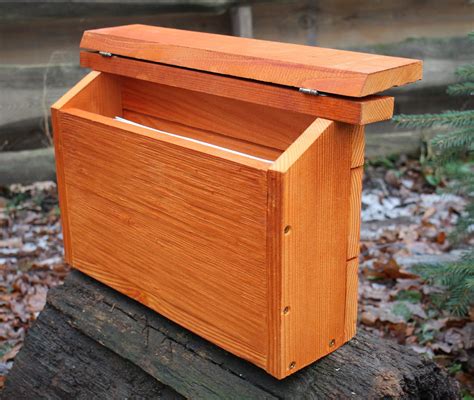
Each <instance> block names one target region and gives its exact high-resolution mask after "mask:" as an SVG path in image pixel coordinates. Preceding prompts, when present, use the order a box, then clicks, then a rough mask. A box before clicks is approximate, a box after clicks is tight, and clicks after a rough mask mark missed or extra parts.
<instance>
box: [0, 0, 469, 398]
mask: <svg viewBox="0 0 474 400" xmlns="http://www.w3.org/2000/svg"><path fill="white" fill-rule="evenodd" d="M473 1H474V0H471V1H469V0H448V1H446V0H398V1H383V0H360V1H354V0H295V1H280V0H278V1H277V0H275V1H257V0H256V1H231V0H201V1H198V0H166V1H156V0H155V1H153V0H96V1H94V0H88V1H81V0H69V1H55V0H49V1H41V2H39V1H28V0H26V1H15V2H5V1H3V0H0V228H1V229H0V390H1V389H2V387H3V384H4V381H5V377H6V375H7V374H8V373H9V371H10V370H11V368H12V365H13V362H14V360H15V357H16V355H17V353H18V352H19V351H20V349H21V347H22V346H23V339H24V338H25V335H26V334H27V332H28V330H29V329H30V327H31V326H33V323H34V321H36V319H37V318H38V316H39V318H41V315H40V314H39V313H40V311H41V310H42V309H43V307H44V306H45V304H46V301H47V300H46V294H47V292H48V290H49V289H50V288H52V287H54V286H56V285H58V284H61V283H62V282H63V281H64V278H65V277H66V275H67V274H68V272H69V270H70V267H69V266H68V265H66V264H65V263H64V260H63V247H62V233H61V225H60V210H59V207H58V199H57V188H56V184H55V182H54V181H55V170H54V155H53V150H52V147H51V143H52V128H51V122H50V110H49V108H50V106H51V104H52V103H54V102H55V101H56V100H57V99H58V98H60V97H61V96H62V95H63V94H64V93H65V92H66V91H67V90H68V89H70V88H71V87H72V86H73V85H74V84H75V83H76V82H78V81H79V80H80V79H81V78H82V77H83V76H84V75H85V74H87V73H88V72H89V71H87V70H85V69H81V68H80V67H79V42H80V39H81V36H82V33H83V31H84V30H87V29H93V28H100V27H108V26H115V25H124V24H132V23H140V24H149V25H159V26H165V27H174V28H182V29H187V30H194V31H203V32H212V33H220V34H227V35H236V36H244V37H254V38H258V39H267V40H274V41H280V42H289V43H299V44H306V45H310V46H321V47H331V48H338V49H350V50H358V51H364V52H372V53H377V54H385V55H393V56H400V57H410V58H417V59H421V60H423V61H424V78H423V80H422V81H420V82H416V83H414V84H410V85H408V86H407V87H405V88H395V89H392V90H390V91H389V92H388V93H387V94H390V95H394V96H395V114H423V115H418V116H415V117H413V116H411V117H406V116H404V117H399V118H398V121H399V123H400V122H401V124H399V125H396V124H395V123H394V122H393V121H388V122H383V123H377V124H372V125H370V126H368V127H367V130H366V132H367V135H366V141H367V146H366V156H367V160H368V161H367V163H366V165H365V168H364V183H363V186H364V189H363V194H362V225H361V247H360V250H361V251H360V258H359V261H360V267H359V282H360V284H359V327H360V328H362V329H365V330H369V331H372V332H375V333H376V334H377V335H380V336H385V337H389V338H391V339H393V340H396V341H397V342H398V343H400V344H405V345H406V346H407V348H410V349H411V350H410V351H416V352H417V353H421V354H424V355H425V356H427V357H429V358H431V359H433V360H435V361H436V362H437V363H438V364H439V365H440V366H442V367H445V368H446V369H447V370H448V372H449V373H450V375H452V376H454V377H455V378H456V379H457V380H458V381H459V382H460V383H461V388H462V393H463V398H464V399H466V400H472V399H474V158H473V155H474V111H473V108H474V107H473V106H474V62H473V61H474V57H473V55H474V33H472V34H471V36H470V38H469V37H468V33H469V32H471V31H474V2H473ZM449 85H451V86H449ZM448 86H449V87H450V89H449V90H448V91H449V92H450V94H451V95H449V94H447V87H448ZM444 110H456V111H454V112H450V113H444V114H439V113H441V112H442V111H444ZM426 113H430V115H426ZM435 135H438V136H436V137H435V138H434V139H433V140H432V138H433V137H434V136H435ZM433 149H434V151H433ZM435 153H436V154H435ZM454 156H455V157H454ZM453 160H454V161H453ZM26 347H27V346H26ZM26 347H25V348H26ZM26 359H27V360H28V358H26ZM17 365H18V367H17V371H18V370H21V369H22V368H23V367H24V365H23V366H22V364H21V361H20V362H19V364H17ZM41 365H43V362H42V364H41ZM13 368H15V367H13ZM32 368H33V369H34V367H32ZM36 370H37V372H38V373H40V372H41V371H40V370H41V369H40V368H36ZM12 371H13V372H12V373H10V377H12V376H13V378H11V379H12V380H11V382H12V383H11V387H12V388H14V387H15V382H16V381H15V379H16V378H15V376H17V377H18V376H20V375H21V374H20V375H18V374H17V375H15V369H13V370H12ZM26 375H27V374H26ZM26 375H25V376H26ZM27 381H30V384H31V382H34V381H31V379H29V376H28V379H27ZM22 382H26V381H22ZM22 385H23V383H22ZM7 387H8V380H7Z"/></svg>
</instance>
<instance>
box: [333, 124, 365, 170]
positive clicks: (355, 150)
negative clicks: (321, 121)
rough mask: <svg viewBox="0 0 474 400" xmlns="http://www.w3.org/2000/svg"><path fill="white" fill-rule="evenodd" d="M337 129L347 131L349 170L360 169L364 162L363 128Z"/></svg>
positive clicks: (343, 127) (348, 126)
mask: <svg viewBox="0 0 474 400" xmlns="http://www.w3.org/2000/svg"><path fill="white" fill-rule="evenodd" d="M339 129H347V131H348V134H349V135H350V141H351V147H352V156H351V168H357V167H362V166H363V165H364V161H365V157H364V156H365V133H364V131H365V128H364V127H363V126H360V125H345V126H342V124H341V126H340V128H339Z"/></svg>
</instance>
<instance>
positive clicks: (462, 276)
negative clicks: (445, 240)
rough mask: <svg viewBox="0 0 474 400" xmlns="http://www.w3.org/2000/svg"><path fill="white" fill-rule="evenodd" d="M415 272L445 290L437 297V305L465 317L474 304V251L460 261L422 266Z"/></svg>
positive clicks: (414, 269)
mask: <svg viewBox="0 0 474 400" xmlns="http://www.w3.org/2000/svg"><path fill="white" fill-rule="evenodd" d="M413 271H414V272H415V273H417V274H418V275H420V276H421V277H422V278H423V279H425V280H426V281H427V282H429V283H430V284H433V285H438V286H441V287H442V288H444V291H443V292H442V293H439V294H437V295H436V296H435V298H434V299H435V301H436V303H437V305H438V306H439V307H441V308H443V309H446V310H448V311H450V312H451V313H452V314H454V315H458V316H463V315H466V314H467V313H468V312H469V307H470V305H471V304H473V303H474V250H471V251H470V252H468V253H467V254H465V255H464V256H463V257H462V258H461V259H460V260H459V261H456V262H451V263H445V264H436V265H435V264H420V265H416V266H415V267H413Z"/></svg>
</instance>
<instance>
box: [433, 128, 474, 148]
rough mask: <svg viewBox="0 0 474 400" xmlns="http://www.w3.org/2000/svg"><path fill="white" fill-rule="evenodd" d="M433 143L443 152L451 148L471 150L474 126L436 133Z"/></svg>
mask: <svg viewBox="0 0 474 400" xmlns="http://www.w3.org/2000/svg"><path fill="white" fill-rule="evenodd" d="M432 144H433V146H434V147H435V149H437V150H439V151H441V152H443V151H446V150H449V149H464V150H466V149H467V150H469V149H471V148H472V145H473V144H474V126H473V127H469V128H466V129H462V130H458V131H452V132H448V133H441V134H439V135H436V136H435V138H434V139H433V141H432Z"/></svg>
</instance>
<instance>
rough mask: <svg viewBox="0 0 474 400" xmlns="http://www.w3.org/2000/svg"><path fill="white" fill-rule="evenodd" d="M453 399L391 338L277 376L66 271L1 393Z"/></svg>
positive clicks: (447, 382) (447, 383) (371, 339)
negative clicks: (278, 378) (283, 375)
mask: <svg viewBox="0 0 474 400" xmlns="http://www.w3.org/2000/svg"><path fill="white" fill-rule="evenodd" d="M178 393H179V394H180V395H182V396H185V397H187V398H192V399H242V398H246V399H276V398H283V399H303V398H311V399H386V398H395V399H443V400H444V399H447V400H449V399H457V398H459V388H458V385H457V383H456V382H455V381H454V380H453V379H451V378H450V377H449V376H448V375H447V373H446V372H445V371H444V370H442V369H440V368H439V367H438V366H436V364H434V363H433V362H432V361H429V360H425V359H423V358H421V357H420V356H418V355H416V354H415V353H413V352H411V351H409V350H408V349H406V348H404V347H402V346H399V345H397V344H395V343H392V342H391V341H387V340H383V339H380V338H377V337H375V336H374V335H371V334H369V333H367V332H364V331H361V332H359V334H358V335H357V337H356V338H355V339H353V340H352V341H351V342H349V343H348V344H346V345H345V346H343V347H342V348H340V349H339V350H337V351H336V352H334V353H332V354H330V355H329V356H327V357H325V358H323V359H322V360H319V361H318V362H315V363H313V364H312V365H310V366H309V367H307V368H305V369H303V370H301V371H299V372H298V373H296V374H294V375H292V376H290V377H288V378H286V379H284V380H282V381H278V380H277V379H274V378H272V377H271V376H269V375H268V374H266V373H265V372H264V371H262V370H260V369H259V368H257V367H255V366H253V365H251V364H249V363H247V362H245V361H243V360H241V359H239V358H237V357H235V356H233V355H231V354H229V353H227V352H226V351H224V350H222V349H220V348H218V347H216V346H214V345H212V344H210V343H209V342H207V341H205V340H203V339H201V338H200V337H198V336H196V335H194V334H192V333H190V332H189V331H187V330H185V329H183V328H181V327H179V326H178V325H176V324H174V323H173V322H171V321H169V320H167V319H166V318H164V317H162V316H160V315H159V314H157V313H155V312H153V311H151V310H149V309H148V308H146V307H144V306H142V305H140V304H138V303H137V302H135V301H132V300H131V299H129V298H127V297H125V296H123V295H121V294H119V293H117V292H116V291H114V290H112V289H110V288H108V287H106V286H104V285H102V284H100V283H98V282H96V281H94V280H93V279H91V278H89V277H87V276H85V275H83V274H81V273H80V272H78V271H73V272H72V273H71V274H70V275H69V277H68V278H67V279H66V282H65V284H64V285H63V286H60V287H58V288H55V289H53V290H51V291H50V294H49V296H48V303H47V306H46V308H45V310H44V311H43V312H42V313H41V314H40V316H39V319H38V321H37V322H36V324H35V326H34V327H33V328H32V329H31V330H30V332H29V334H28V337H27V340H26V342H25V346H24V348H23V349H22V350H21V351H20V353H19V355H18V356H17V359H16V361H15V364H14V366H13V369H12V371H11V373H10V375H9V376H8V378H7V382H6V389H5V391H4V398H15V399H18V398H22V399H30V398H31V399H38V398H48V399H56V398H105V399H109V398H110V399H117V398H144V399H147V398H160V396H161V397H163V398H179V396H180V395H178Z"/></svg>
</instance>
